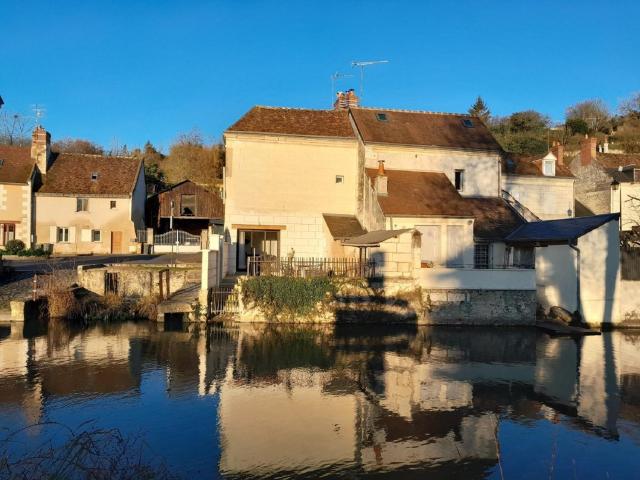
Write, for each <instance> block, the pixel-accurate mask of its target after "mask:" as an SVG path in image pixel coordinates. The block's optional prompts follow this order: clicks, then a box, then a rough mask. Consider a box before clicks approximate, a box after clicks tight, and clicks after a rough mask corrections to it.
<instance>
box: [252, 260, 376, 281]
mask: <svg viewBox="0 0 640 480" xmlns="http://www.w3.org/2000/svg"><path fill="white" fill-rule="evenodd" d="M247 275H249V276H258V275H270V276H278V277H324V276H327V277H346V278H371V277H374V276H375V262H374V261H373V260H366V261H363V262H361V261H360V260H358V259H357V258H322V257H319V258H317V257H312V258H298V257H294V258H263V257H260V256H255V257H253V256H252V257H248V258H247Z"/></svg>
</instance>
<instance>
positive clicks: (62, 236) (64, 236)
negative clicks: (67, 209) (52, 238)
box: [56, 227, 69, 243]
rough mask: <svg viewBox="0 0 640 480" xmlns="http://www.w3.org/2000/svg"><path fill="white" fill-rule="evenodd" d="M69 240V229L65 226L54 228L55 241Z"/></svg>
mask: <svg viewBox="0 0 640 480" xmlns="http://www.w3.org/2000/svg"><path fill="white" fill-rule="evenodd" d="M68 241H69V229H68V228H67V227H58V228H57V229H56V242H57V243H67V242H68Z"/></svg>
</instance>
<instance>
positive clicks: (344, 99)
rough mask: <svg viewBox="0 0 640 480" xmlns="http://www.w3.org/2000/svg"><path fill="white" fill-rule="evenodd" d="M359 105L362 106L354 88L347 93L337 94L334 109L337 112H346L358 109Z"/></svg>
mask: <svg viewBox="0 0 640 480" xmlns="http://www.w3.org/2000/svg"><path fill="white" fill-rule="evenodd" d="M358 105H360V99H359V98H358V96H357V95H356V92H355V91H354V90H353V88H351V89H349V90H347V91H346V92H338V93H336V101H335V102H333V108H334V109H335V110H346V109H347V108H351V107H357V106H358Z"/></svg>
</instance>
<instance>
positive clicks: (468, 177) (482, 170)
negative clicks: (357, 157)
mask: <svg viewBox="0 0 640 480" xmlns="http://www.w3.org/2000/svg"><path fill="white" fill-rule="evenodd" d="M379 160H384V162H385V163H384V166H385V168H388V169H390V170H410V171H423V172H442V173H444V174H445V175H446V176H447V177H448V178H449V180H450V181H451V183H452V184H453V183H454V179H455V178H454V177H455V174H454V172H455V170H460V169H461V170H464V172H465V173H464V189H463V190H462V191H461V192H460V194H461V195H463V196H472V197H498V196H500V195H501V192H500V168H501V166H500V155H499V154H498V153H496V152H488V151H486V152H485V151H478V152H473V151H465V150H455V149H451V148H436V147H411V146H402V145H372V144H369V145H366V146H365V164H366V167H367V168H377V167H378V161H379Z"/></svg>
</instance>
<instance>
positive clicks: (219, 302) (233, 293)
mask: <svg viewBox="0 0 640 480" xmlns="http://www.w3.org/2000/svg"><path fill="white" fill-rule="evenodd" d="M239 309H240V301H239V297H238V291H237V290H236V289H235V288H233V287H217V288H211V289H209V312H210V313H211V315H212V316H214V315H222V314H230V313H238V311H239Z"/></svg>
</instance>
